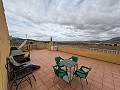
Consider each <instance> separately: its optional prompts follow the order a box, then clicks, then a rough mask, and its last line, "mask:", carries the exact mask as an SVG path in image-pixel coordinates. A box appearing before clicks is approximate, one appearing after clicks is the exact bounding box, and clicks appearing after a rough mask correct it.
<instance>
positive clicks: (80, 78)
mask: <svg viewBox="0 0 120 90" xmlns="http://www.w3.org/2000/svg"><path fill="white" fill-rule="evenodd" d="M80 81H81V78H80ZM81 85H82V88H83V84H82V81H81Z"/></svg>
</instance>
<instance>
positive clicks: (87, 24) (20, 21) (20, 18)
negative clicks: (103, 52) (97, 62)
mask: <svg viewBox="0 0 120 90" xmlns="http://www.w3.org/2000/svg"><path fill="white" fill-rule="evenodd" d="M3 3H4V7H5V15H6V19H7V25H8V29H9V32H10V34H11V35H13V36H17V37H18V36H19V37H23V38H24V36H25V34H26V33H27V34H29V35H28V36H29V38H32V39H37V40H42V39H43V40H49V38H50V36H53V38H54V39H55V40H60V41H61V40H106V39H110V38H113V37H118V36H120V16H119V15H120V7H119V6H120V0H4V1H3Z"/></svg>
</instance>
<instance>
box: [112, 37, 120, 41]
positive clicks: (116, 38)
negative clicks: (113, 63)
mask: <svg viewBox="0 0 120 90" xmlns="http://www.w3.org/2000/svg"><path fill="white" fill-rule="evenodd" d="M110 40H111V41H120V37H115V38H112V39H110Z"/></svg>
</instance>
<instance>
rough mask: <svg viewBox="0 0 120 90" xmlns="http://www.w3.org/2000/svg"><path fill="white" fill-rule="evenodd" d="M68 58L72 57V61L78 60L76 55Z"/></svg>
mask: <svg viewBox="0 0 120 90" xmlns="http://www.w3.org/2000/svg"><path fill="white" fill-rule="evenodd" d="M69 59H72V61H74V62H77V61H78V57H76V56H72V57H71V58H69Z"/></svg>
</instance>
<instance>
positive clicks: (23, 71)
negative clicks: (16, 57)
mask: <svg viewBox="0 0 120 90" xmlns="http://www.w3.org/2000/svg"><path fill="white" fill-rule="evenodd" d="M23 65H24V64H20V65H18V66H14V65H12V63H11V62H10V59H7V62H6V65H5V68H6V69H7V72H8V79H9V80H13V82H12V84H11V86H10V89H11V88H12V86H13V85H14V86H16V90H17V89H18V86H19V85H20V84H21V83H22V82H24V81H27V82H28V83H29V84H30V85H31V87H32V83H31V80H30V79H31V77H33V78H34V80H35V81H36V79H35V77H34V75H33V73H32V70H31V67H30V66H26V67H24V66H23ZM18 81H19V82H18Z"/></svg>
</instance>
